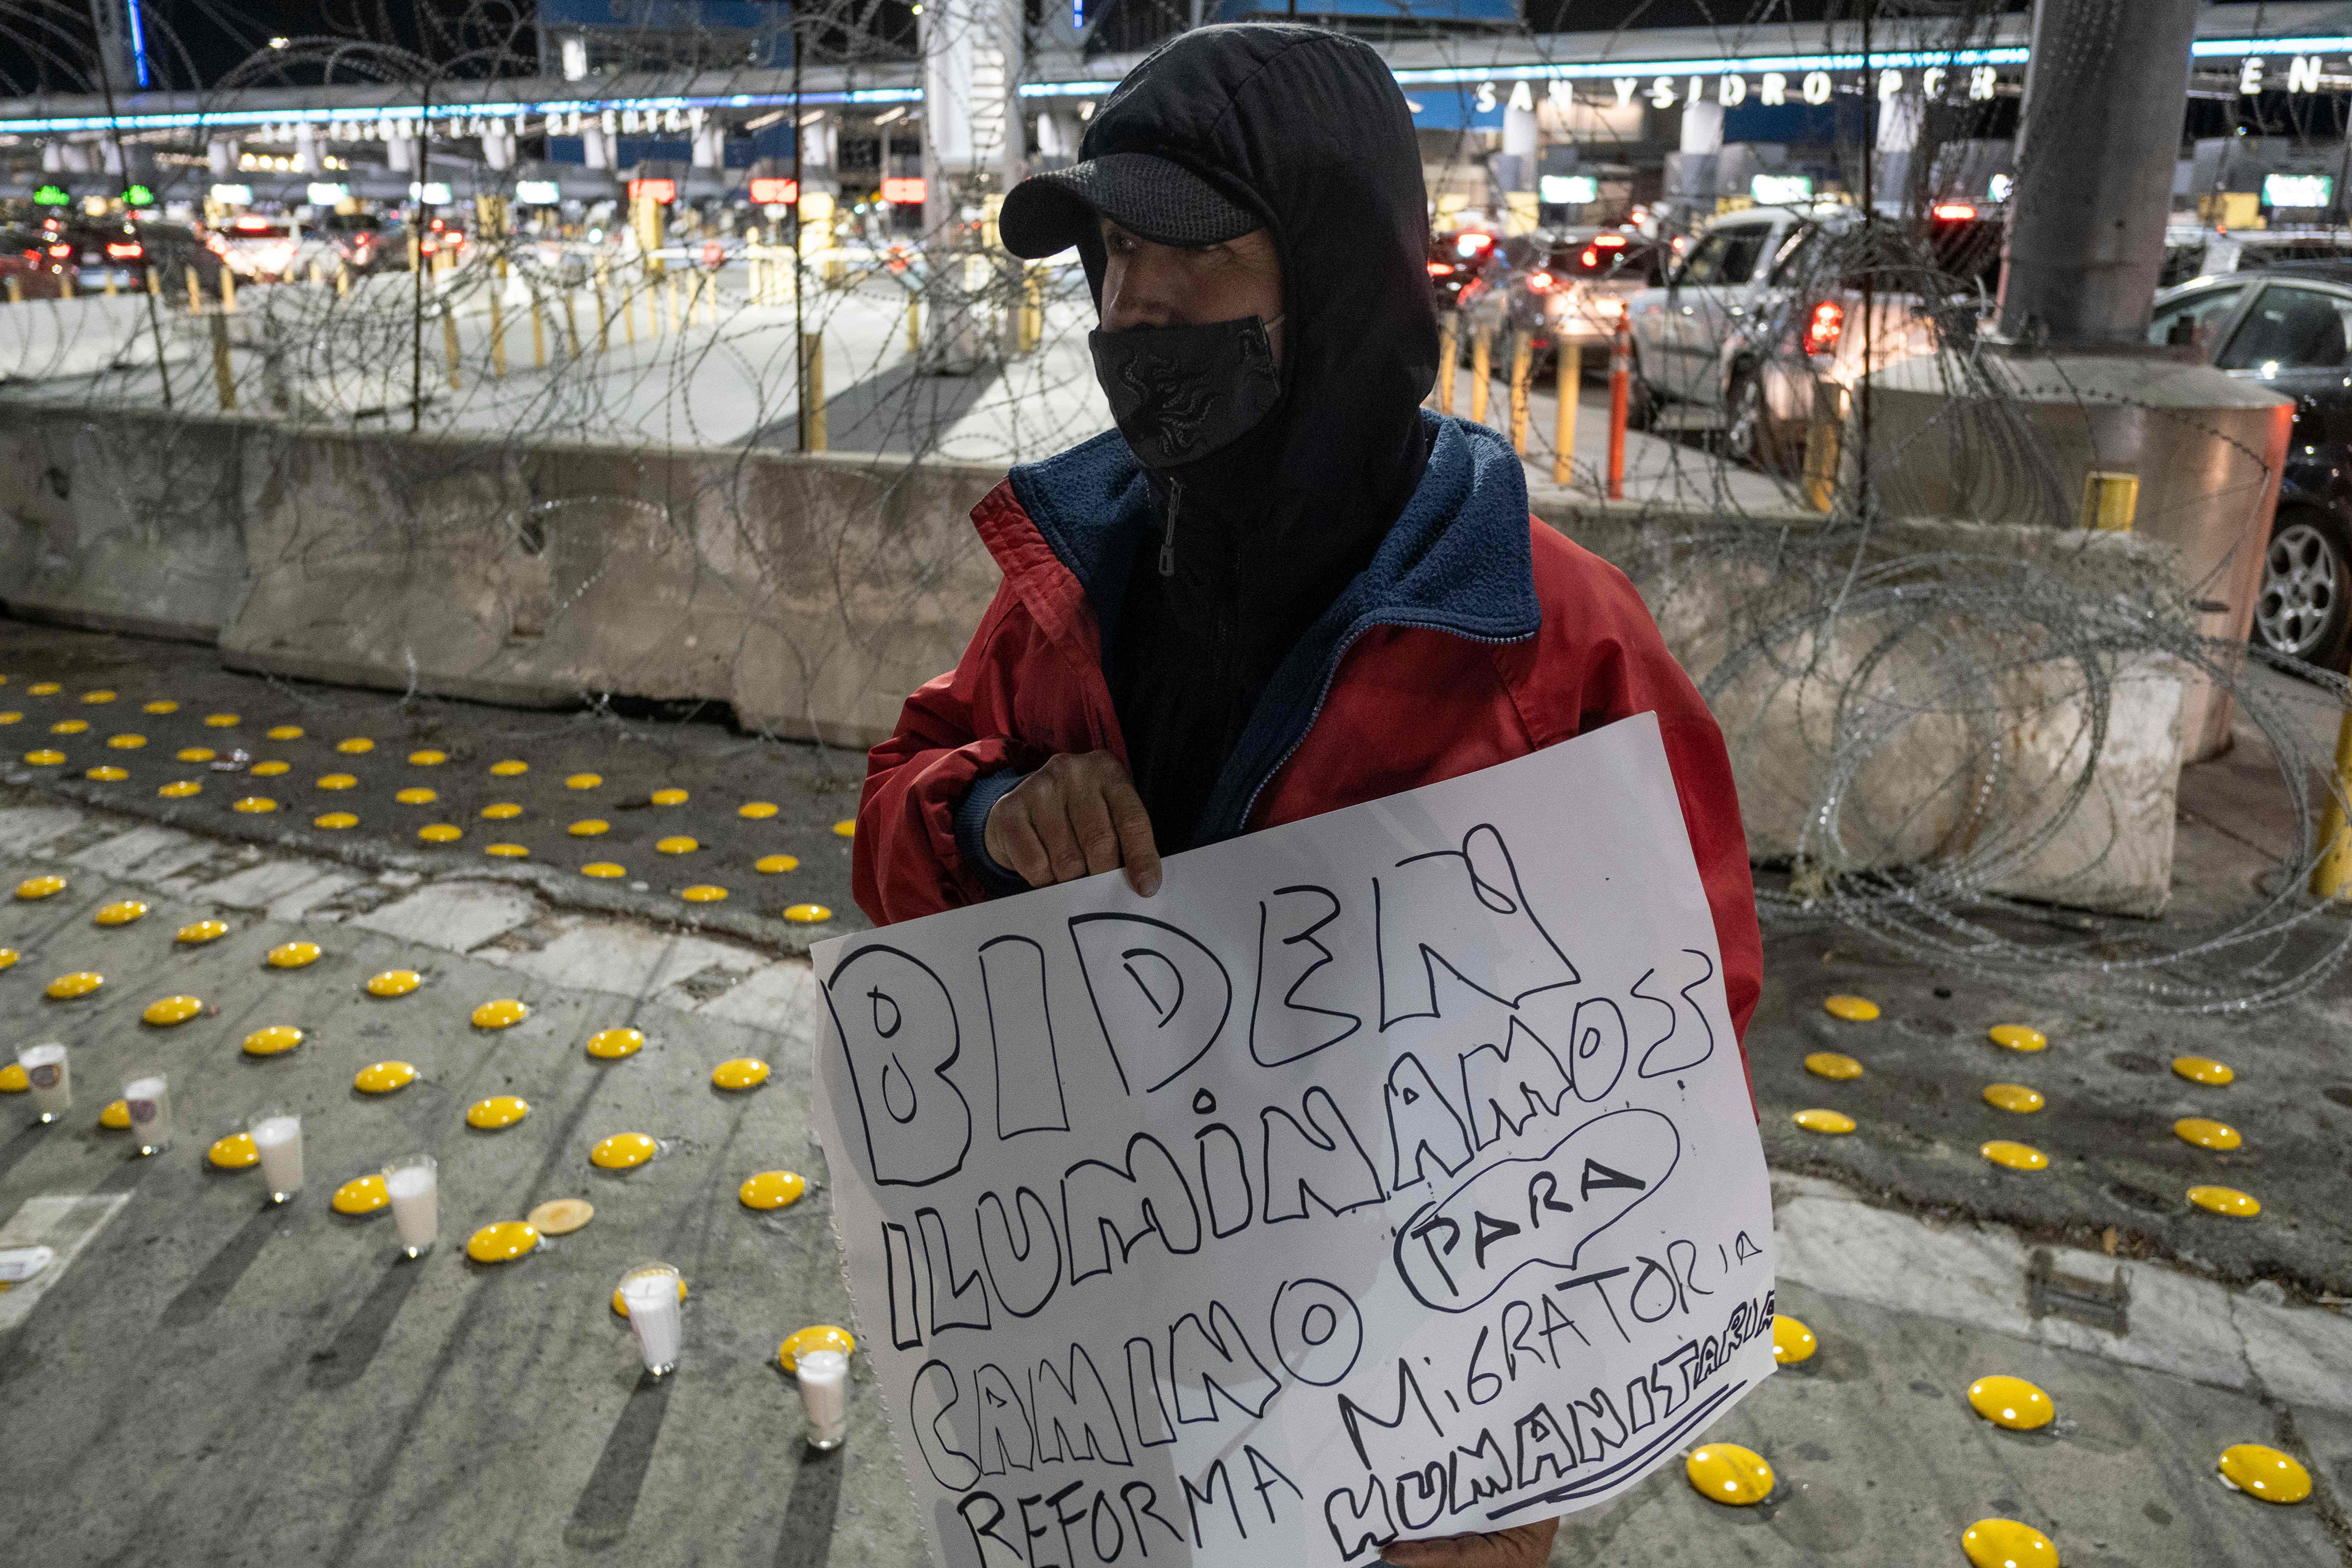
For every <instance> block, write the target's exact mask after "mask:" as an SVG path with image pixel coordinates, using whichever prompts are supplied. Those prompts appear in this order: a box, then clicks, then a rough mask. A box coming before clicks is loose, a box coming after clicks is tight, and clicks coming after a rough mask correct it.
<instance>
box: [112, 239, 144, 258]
mask: <svg viewBox="0 0 2352 1568" xmlns="http://www.w3.org/2000/svg"><path fill="white" fill-rule="evenodd" d="M106 254H107V255H109V256H111V257H113V258H115V259H116V260H118V261H129V260H131V259H132V258H136V257H139V256H141V255H143V254H144V251H143V250H142V248H141V247H140V246H139V245H138V244H137V242H135V241H134V242H133V243H131V244H129V245H110V246H108V247H106Z"/></svg>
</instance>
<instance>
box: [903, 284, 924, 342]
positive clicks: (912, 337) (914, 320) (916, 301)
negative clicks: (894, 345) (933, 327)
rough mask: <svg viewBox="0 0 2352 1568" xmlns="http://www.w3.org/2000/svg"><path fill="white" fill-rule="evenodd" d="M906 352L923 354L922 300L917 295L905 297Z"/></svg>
mask: <svg viewBox="0 0 2352 1568" xmlns="http://www.w3.org/2000/svg"><path fill="white" fill-rule="evenodd" d="M907 352H908V353H910V354H919V353H922V352H923V300H922V296H921V295H919V294H909V295H908V296H907Z"/></svg>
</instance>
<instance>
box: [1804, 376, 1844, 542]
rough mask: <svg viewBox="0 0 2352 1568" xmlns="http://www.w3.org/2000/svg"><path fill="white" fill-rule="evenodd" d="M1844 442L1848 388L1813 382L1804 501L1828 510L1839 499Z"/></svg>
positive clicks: (1807, 435) (1812, 506) (1815, 507)
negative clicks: (1840, 458) (1839, 478)
mask: <svg viewBox="0 0 2352 1568" xmlns="http://www.w3.org/2000/svg"><path fill="white" fill-rule="evenodd" d="M1844 444H1845V388H1843V387H1842V386H1840V385H1839V384H1837V383H1836V382H1833V381H1817V382H1815V383H1813V418H1812V423H1811V425H1810V426H1807V427H1806V430H1805V504H1806V505H1807V506H1809V507H1811V508H1812V509H1813V510H1815V511H1827V510H1830V507H1831V506H1832V504H1833V503H1834V502H1835V501H1836V500H1837V482H1838V460H1839V456H1840V453H1841V451H1842V449H1843V446H1844Z"/></svg>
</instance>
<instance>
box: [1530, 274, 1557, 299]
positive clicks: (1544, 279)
mask: <svg viewBox="0 0 2352 1568" xmlns="http://www.w3.org/2000/svg"><path fill="white" fill-rule="evenodd" d="M1551 285H1552V276H1551V274H1550V273H1549V272H1530V273H1528V288H1530V289H1534V290H1535V291H1536V292H1537V293H1538V294H1540V293H1542V292H1543V291H1544V290H1545V289H1549V288H1550V287H1551Z"/></svg>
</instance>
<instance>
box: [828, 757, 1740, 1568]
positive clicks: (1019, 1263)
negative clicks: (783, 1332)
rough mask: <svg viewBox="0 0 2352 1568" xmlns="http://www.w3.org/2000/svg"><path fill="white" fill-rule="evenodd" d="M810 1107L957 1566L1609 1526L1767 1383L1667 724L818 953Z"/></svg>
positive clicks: (1710, 933)
mask: <svg viewBox="0 0 2352 1568" xmlns="http://www.w3.org/2000/svg"><path fill="white" fill-rule="evenodd" d="M814 961H815V965H816V973H817V975H818V977H819V978H820V979H821V980H822V981H823V982H824V987H825V991H826V998H827V1001H828V1003H829V1005H830V1008H831V1014H832V1019H831V1023H832V1033H831V1037H830V1038H829V1039H828V1040H827V1041H826V1042H825V1044H824V1047H823V1048H822V1050H821V1052H820V1055H819V1058H818V1060H819V1068H818V1075H817V1076H818V1085H817V1092H816V1094H815V1095H814V1097H813V1100H814V1107H815V1113H816V1118H817V1125H818V1131H819V1134H820V1136H821V1137H822V1139H823V1140H824V1149H825V1153H826V1156H827V1158H828V1160H829V1162H830V1164H831V1168H832V1175H833V1181H834V1184H835V1186H834V1199H835V1216H836V1223H837V1224H838V1226H839V1229H840V1234H841V1239H842V1244H843V1247H844V1250H845V1254H846V1257H847V1259H848V1266H849V1279H850V1286H851V1289H852V1293H853V1295H854V1298H855V1300H856V1308H857V1328H858V1334H859V1342H860V1344H861V1345H862V1346H863V1347H864V1348H865V1350H866V1352H867V1353H868V1354H869V1355H870V1356H871V1357H872V1359H873V1365H874V1369H875V1372H876V1374H877V1378H878V1380H879V1383H880V1388H881V1394H882V1397H883V1399H884V1400H885V1402H886V1403H887V1407H888V1410H889V1414H890V1420H891V1426H892V1430H893V1432H894V1433H895V1434H896V1436H897V1437H898V1447H899V1452H900V1458H901V1460H902V1462H903V1463H904V1465H905V1467H906V1470H907V1475H908V1481H909V1483H910V1484H911V1485H912V1487H913V1488H914V1491H915V1496H916V1500H917V1501H918V1503H919V1506H920V1509H921V1511H922V1513H923V1516H924V1522H925V1525H926V1529H927V1532H928V1535H929V1541H930V1544H931V1552H932V1556H933V1559H934V1561H935V1562H937V1563H940V1564H942V1565H952V1568H1047V1565H1049V1564H1051V1565H1055V1568H1098V1565H1105V1564H1112V1563H1120V1564H1126V1563H1159V1564H1182V1563H1203V1564H1206V1563H1214V1564H1217V1565H1219V1568H1259V1565H1264V1568H1307V1565H1309V1564H1336V1563H1368V1562H1370V1561H1371V1560H1373V1559H1375V1558H1377V1557H1378V1555H1379V1547H1380V1545H1381V1542H1386V1541H1388V1540H1391V1539H1393V1538H1396V1537H1399V1536H1405V1537H1416V1536H1430V1535H1451V1534H1456V1533H1459V1532H1462V1531H1474V1530H1494V1529H1498V1528H1502V1527H1504V1526H1507V1525H1511V1524H1517V1523H1524V1522H1528V1521H1533V1520H1539V1519H1543V1518H1545V1517H1548V1516H1550V1515H1555V1514H1562V1513H1568V1512H1570V1511H1572V1510H1577V1509H1580V1508H1584V1507H1588V1506H1590V1505H1591V1504H1593V1503H1597V1502H1600V1501H1601V1500H1605V1499H1607V1498H1609V1497H1611V1496H1612V1495H1613V1494H1614V1493H1616V1492H1618V1491H1620V1490H1622V1489H1624V1488H1625V1487H1627V1486H1630V1485H1632V1484H1633V1482H1634V1481H1636V1480H1638V1479H1641V1478H1642V1477H1643V1475H1645V1474H1646V1473H1647V1472H1648V1471H1650V1470H1651V1469H1652V1468H1655V1467H1656V1466H1658V1465H1660V1464H1664V1463H1666V1462H1669V1461H1671V1460H1673V1459H1674V1458H1677V1457H1678V1456H1679V1455H1680V1454H1682V1453H1683V1452H1685V1450H1686V1449H1687V1448H1688V1447H1689V1446H1690V1445H1691V1444H1692V1443H1694V1442H1695V1441H1696V1440H1697V1438H1698V1436H1699V1435H1700V1434H1701V1433H1702V1432H1703V1431H1704V1430H1705V1429H1706V1426H1707V1425H1708V1424H1709V1423H1710V1422H1711V1421H1713V1420H1714V1419H1715V1417H1717V1415H1721V1414H1722V1413H1723V1412H1724V1411H1725V1410H1726V1409H1727V1408H1729V1407H1730V1405H1732V1404H1733V1403H1734V1402H1735V1401H1737V1400H1738V1398H1739V1397H1740V1396H1741V1395H1742V1394H1744V1393H1745V1392H1746V1391H1747V1390H1748V1389H1750V1388H1752V1387H1754V1386H1755V1385H1756V1384H1757V1383H1758V1382H1759V1380H1760V1379H1762V1378H1764V1377H1765V1376H1767V1375H1768V1374H1769V1373H1770V1372H1771V1371H1772V1353H1771V1322H1772V1258H1771V1246H1772V1240H1771V1237H1772V1216H1771V1198H1770V1193H1769V1186H1768V1183H1767V1178H1766V1174H1765V1169H1764V1158H1763V1151H1762V1147H1761V1145H1760V1143H1759V1140H1758V1137H1757V1130H1756V1121H1755V1116H1754V1112H1753V1110H1751V1108H1750V1102H1749V1100H1748V1089H1747V1085H1746V1082H1745V1079H1744V1077H1743V1074H1742V1072H1741V1070H1740V1059H1739V1051H1738V1046H1737V1045H1736V1043H1735V1041H1734V1037H1733V1035H1732V1029H1731V1020H1730V1016H1729V1014H1728V1012H1727V1009H1726V1005H1725V1001H1724V992H1723V984H1722V978H1721V976H1722V963H1721V960H1720V957H1719V955H1718V954H1717V950H1716V940H1715V928H1714V924H1713V921H1711V919H1710V918H1709V916H1708V912H1707V905H1706V895H1705V892H1704V890H1703V889H1702V887H1701V885H1700V882H1699V877H1698V872H1697V868H1696V865H1695V864H1694V863H1693V860H1692V858H1691V851H1690V846H1689V841H1688V838H1687V837H1686V836H1685V832H1684V828H1683V821H1682V814H1681V811H1680V808H1679V806H1678V805H1677V804H1676V800H1675V789H1674V783H1673V779H1672V776H1671V774H1670V773H1669V772H1668V769H1667V764H1666V758H1665V752H1664V748H1663V747H1662V746H1661V744H1660V742H1659V738H1658V727H1657V721H1656V719H1655V718H1654V716H1652V715H1648V714H1643V715H1641V716H1638V717H1636V718H1633V719H1628V720H1624V721H1621V722H1619V723H1616V724H1612V725H1611V726H1609V727H1608V728H1606V729H1604V730H1601V731H1596V732H1594V733H1592V734H1590V735H1586V736H1583V737H1580V738H1579V739H1577V740H1574V741H1570V742H1567V743H1565V744H1563V745H1559V746H1555V747H1552V748H1550V749H1549V750H1547V751H1544V752H1538V753H1536V754H1535V755H1532V756H1528V757H1524V758H1520V759H1518V760H1517V761H1514V762H1509V763H1502V764H1500V765H1498V766H1496V767H1492V768H1488V769H1486V770H1485V771H1484V772H1481V773H1474V774H1471V775H1469V776H1467V777H1465V778H1459V779H1454V780H1452V781H1449V782H1447V783H1444V784H1432V785H1429V786H1427V787H1425V788H1422V789H1417V790H1413V791H1412V792H1410V793H1409V794H1405V795H1395V796H1392V797H1391V798H1389V799H1386V800H1381V801H1374V802H1370V803H1368V804H1366V805H1358V806H1352V807H1349V808H1348V809H1346V810H1343V811H1336V812H1332V813H1330V814H1328V815H1327V816H1318V817H1314V818H1311V819H1309V820H1307V821H1303V822H1296V823H1291V824H1288V825H1286V826H1280V827H1276V828H1271V829H1268V830H1266V831H1265V832H1261V833H1254V834H1250V835H1247V836H1245V837H1240V838H1236V839H1232V840H1229V841H1227V842H1225V843H1223V844H1217V845H1213V846H1210V847H1206V848H1202V849H1198V850H1194V851H1192V852H1190V853H1188V854H1184V855H1181V856H1177V857H1174V858H1171V859H1170V860H1169V861H1168V863H1167V879H1166V884H1165V886H1164V888H1163V889H1162V890H1161V891H1160V895H1159V896H1158V897H1157V898H1153V899H1139V898H1137V897H1136V896H1135V895H1134V894H1133V893H1132V892H1131V891H1130V890H1129V889H1128V888H1127V886H1126V883H1125V882H1124V880H1123V879H1120V878H1119V877H1118V876H1116V875H1110V876H1102V877H1095V878H1091V879H1087V880H1086V881H1083V882H1079V883H1075V884H1071V885H1067V886H1065V887H1062V888H1056V889H1045V890H1042V891H1039V892H1034V893H1030V894H1026V895H1024V896H1022V897H1019V898H1015V899H1010V900H1001V901H998V902H994V903H990V904H986V905H982V906H979V907H976V908H971V909H964V910H951V911H950V912H948V913H945V914H940V915H935V916H932V917H930V918H929V919H925V920H920V921H910V922H908V923H907V924H905V925H900V926H892V927H888V928H887V929H884V930H880V931H871V932H866V933H864V934H861V935H857V936H848V937H841V938H837V939H835V940H834V941H831V942H821V943H819V944H817V946H816V947H815V949H814Z"/></svg>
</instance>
